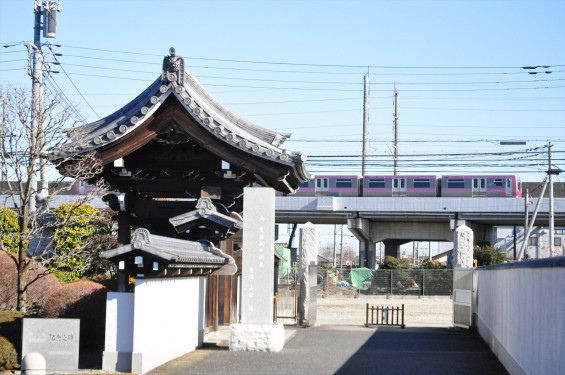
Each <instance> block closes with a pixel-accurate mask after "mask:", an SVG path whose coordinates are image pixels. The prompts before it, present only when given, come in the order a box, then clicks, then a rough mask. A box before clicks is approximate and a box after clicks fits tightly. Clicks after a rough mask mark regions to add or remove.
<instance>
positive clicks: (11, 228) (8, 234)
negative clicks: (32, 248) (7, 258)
mask: <svg viewBox="0 0 565 375" xmlns="http://www.w3.org/2000/svg"><path fill="white" fill-rule="evenodd" d="M19 230H20V225H19V223H18V214H17V213H16V212H14V211H13V210H10V209H9V208H6V207H3V206H0V233H1V234H2V243H3V245H4V248H5V249H6V250H7V251H8V252H10V253H17V252H18V245H19V242H20V241H19V238H20V236H19Z"/></svg>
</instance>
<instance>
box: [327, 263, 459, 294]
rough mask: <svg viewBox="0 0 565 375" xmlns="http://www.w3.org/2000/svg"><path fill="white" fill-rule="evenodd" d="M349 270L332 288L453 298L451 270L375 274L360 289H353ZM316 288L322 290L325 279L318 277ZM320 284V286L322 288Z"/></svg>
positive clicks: (419, 270) (392, 271) (343, 271)
mask: <svg viewBox="0 0 565 375" xmlns="http://www.w3.org/2000/svg"><path fill="white" fill-rule="evenodd" d="M349 275H350V270H349V269H347V270H346V269H344V270H342V271H341V273H340V274H339V281H337V282H336V283H334V285H335V287H336V288H338V289H339V288H342V289H356V290H359V292H360V293H362V294H368V295H413V296H451V295H452V294H453V270H451V269H432V270H429V269H413V270H375V271H374V272H373V277H372V279H370V280H367V281H365V282H364V285H363V286H362V287H360V288H353V287H352V286H351V282H350V277H349ZM322 277H323V280H320V282H319V283H318V285H319V286H322V285H323V287H324V289H325V288H326V286H327V285H329V283H327V280H326V279H327V275H324V274H322V275H320V279H322ZM322 283H323V284H322Z"/></svg>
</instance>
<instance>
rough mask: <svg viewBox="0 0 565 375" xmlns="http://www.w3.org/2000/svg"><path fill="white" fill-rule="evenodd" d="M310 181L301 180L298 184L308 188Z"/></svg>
mask: <svg viewBox="0 0 565 375" xmlns="http://www.w3.org/2000/svg"><path fill="white" fill-rule="evenodd" d="M309 183H310V181H304V182H301V183H300V184H299V185H298V187H301V188H307V187H308V184H309Z"/></svg>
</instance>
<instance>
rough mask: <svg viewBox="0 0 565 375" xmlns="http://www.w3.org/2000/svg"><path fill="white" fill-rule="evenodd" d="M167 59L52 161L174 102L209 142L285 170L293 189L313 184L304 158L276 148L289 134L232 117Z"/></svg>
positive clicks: (110, 137) (93, 145) (117, 134)
mask: <svg viewBox="0 0 565 375" xmlns="http://www.w3.org/2000/svg"><path fill="white" fill-rule="evenodd" d="M171 57H174V55H172V56H169V57H165V61H164V70H163V74H162V76H161V77H160V78H158V79H156V80H155V81H154V82H153V83H152V84H151V85H150V86H149V87H147V89H145V90H144V91H143V92H142V93H141V94H139V95H138V96H137V97H136V98H135V99H133V100H132V101H130V102H129V103H128V104H126V105H125V106H124V107H122V108H121V109H119V110H117V111H115V112H114V113H112V114H111V115H109V116H107V117H105V118H103V119H101V120H98V121H95V122H93V123H90V124H87V125H84V126H81V127H79V128H76V129H71V130H67V135H68V136H69V138H70V142H68V143H67V144H65V145H63V146H61V147H58V148H55V149H53V150H51V155H50V158H51V160H60V159H63V158H65V157H67V156H72V155H77V154H82V153H85V152H89V151H95V150H99V149H101V148H103V147H105V146H110V147H111V144H112V143H114V142H116V141H118V140H119V139H120V138H123V137H124V136H126V135H127V134H129V133H131V132H133V131H135V130H136V129H138V128H140V127H142V126H143V125H144V123H146V122H147V121H152V119H153V116H154V115H155V113H156V111H157V110H158V109H159V108H160V107H161V105H162V104H163V103H164V102H165V100H167V99H169V98H170V99H173V98H174V99H175V100H177V101H178V103H179V104H180V105H181V106H182V107H183V108H184V109H185V110H186V113H187V114H188V116H190V117H191V118H192V119H193V120H194V121H195V122H196V123H197V124H199V126H201V127H202V128H203V129H206V130H207V132H208V133H210V135H211V136H213V137H216V138H217V139H219V140H221V141H222V142H224V143H226V144H228V145H230V146H232V147H235V148H237V149H239V150H241V151H242V152H245V153H248V154H252V155H255V156H257V157H260V158H262V159H265V160H268V161H270V162H275V163H278V164H282V165H284V166H285V167H286V169H287V170H288V171H289V172H290V173H292V174H293V176H291V177H290V178H289V180H290V181H289V182H290V183H291V184H293V185H294V184H297V183H300V182H303V181H306V180H308V179H310V178H311V176H310V175H309V173H308V172H307V171H306V168H305V165H304V163H305V161H306V156H305V155H303V154H301V153H298V152H294V151H290V150H286V149H282V148H280V147H279V146H280V145H281V144H282V143H283V142H284V141H285V140H286V139H287V138H288V137H290V134H288V133H278V132H274V131H271V130H268V129H265V128H262V127H259V126H257V125H255V124H253V123H251V122H248V121H246V120H243V119H242V118H240V117H238V116H237V115H235V114H233V113H232V112H231V111H229V110H228V109H227V108H226V107H225V106H223V105H222V104H221V103H220V102H218V101H217V100H216V99H214V98H213V97H212V95H210V93H208V91H207V90H206V89H205V88H204V87H203V86H202V85H201V84H200V83H199V82H198V81H197V80H196V78H194V77H193V76H192V75H191V74H190V73H189V72H188V71H187V70H185V69H184V62H182V64H181V65H180V66H175V69H178V70H177V71H170V70H169V69H168V68H165V65H167V64H166V62H167V61H168V59H170V58H171ZM181 61H182V59H181ZM289 167H290V168H289ZM282 178H283V179H284V178H285V177H282ZM291 190H294V189H291Z"/></svg>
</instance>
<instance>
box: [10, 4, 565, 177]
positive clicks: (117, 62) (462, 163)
mask: <svg viewBox="0 0 565 375" xmlns="http://www.w3.org/2000/svg"><path fill="white" fill-rule="evenodd" d="M61 5H62V12H61V13H59V14H58V19H57V24H58V29H57V36H56V38H54V39H44V38H42V42H50V43H52V44H58V45H61V47H55V46H54V47H52V49H53V51H55V52H57V53H62V54H63V55H62V56H60V57H58V58H57V59H58V61H59V62H60V63H61V66H56V65H51V70H53V71H59V72H60V73H58V74H57V73H51V74H49V77H48V78H47V79H46V88H47V89H48V90H52V91H59V90H60V91H62V92H63V93H64V94H65V97H66V98H67V99H68V100H69V102H71V103H72V104H73V106H75V107H76V109H77V116H79V115H80V116H82V117H84V118H86V119H87V121H88V122H91V121H95V120H97V119H98V118H100V117H104V116H106V115H109V114H110V113H112V112H113V111H114V110H116V109H118V108H120V107H121V106H123V105H124V104H126V103H127V102H128V101H129V100H130V99H132V98H133V97H135V96H136V95H137V94H138V93H140V92H141V91H142V90H143V89H144V88H145V87H146V86H148V85H149V84H150V83H151V82H152V81H153V80H154V79H155V78H157V77H158V75H159V74H160V71H161V64H162V58H163V56H164V55H166V54H167V53H168V49H169V47H175V48H176V51H177V54H178V55H180V56H183V57H184V58H185V65H186V67H187V68H188V69H189V70H190V71H191V72H192V74H193V75H194V76H195V77H197V79H198V80H199V81H200V82H201V83H202V84H204V85H205V87H206V88H207V89H208V90H209V91H210V92H211V93H212V95H214V96H215V97H216V98H217V99H218V100H220V101H221V102H223V103H224V104H225V105H227V106H228V107H229V108H230V109H231V110H232V111H233V112H235V113H237V114H239V115H241V116H242V117H244V118H245V119H247V120H249V121H252V122H254V123H255V124H258V125H260V126H262V127H266V128H270V129H275V130H278V131H281V132H290V133H292V134H293V135H292V137H291V138H290V139H289V140H288V141H287V143H285V147H286V148H288V149H291V150H294V151H301V152H303V153H305V154H306V155H308V157H309V164H308V169H309V171H310V172H311V173H320V174H321V173H326V174H350V173H355V174H360V173H361V165H360V154H361V149H362V144H361V139H362V120H363V111H362V104H363V75H364V74H366V73H369V80H370V103H369V110H370V112H369V113H370V121H369V132H368V154H369V155H368V159H367V165H368V167H367V170H368V172H369V174H392V171H393V169H392V167H393V158H392V154H393V149H394V129H393V113H394V105H393V96H394V90H395V88H396V89H397V90H398V95H399V154H400V161H399V173H400V174H410V173H420V174H436V175H441V174H450V173H451V174H463V173H465V174H478V173H512V174H518V175H520V176H521V177H522V180H524V181H542V180H543V178H544V176H545V173H544V171H545V170H547V148H544V147H545V146H546V145H547V143H548V141H551V142H552V143H553V144H554V147H553V159H554V164H555V165H556V166H557V167H560V168H564V167H565V162H564V160H565V156H564V154H565V1H563V0H555V1H540V0H526V1H518V0H517V1H424V0H422V1H402V0H400V1H345V0H343V1H339V0H335V1H292V0H291V1H288V0H287V1H236V0H234V1H218V0H208V1H180V0H178V1H173V0H169V1H167V0H159V1H156V0H153V1H148V0H137V1H130V0H120V1H115V0H96V1H91V0H62V1H61ZM31 40H33V0H0V44H1V45H3V46H4V45H8V46H9V47H7V48H2V49H0V84H1V85H3V86H7V85H16V86H26V87H31V83H30V79H29V77H28V76H27V68H26V67H27V50H26V48H25V47H24V46H23V44H22V43H21V42H24V41H31ZM43 50H44V52H45V53H46V57H45V59H46V61H53V57H52V56H50V55H49V53H50V51H49V49H48V48H47V47H46V46H45V47H44V48H43ZM525 66H549V67H548V68H538V69H533V70H531V69H530V70H528V69H523V68H522V67H525ZM545 71H548V72H551V73H550V74H546V73H542V72H545ZM530 72H539V74H529V73H530ZM509 139H512V140H520V141H526V142H527V145H526V146H500V145H499V142H500V141H501V140H509ZM499 153H504V154H499ZM562 178H563V177H561V179H562Z"/></svg>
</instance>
